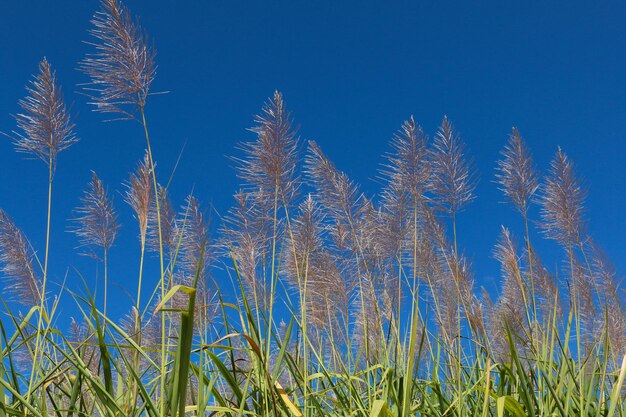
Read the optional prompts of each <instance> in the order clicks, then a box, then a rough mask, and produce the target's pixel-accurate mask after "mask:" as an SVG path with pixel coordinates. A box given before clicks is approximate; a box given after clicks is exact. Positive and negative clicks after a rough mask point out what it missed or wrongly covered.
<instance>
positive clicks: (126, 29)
mask: <svg viewBox="0 0 626 417" xmlns="http://www.w3.org/2000/svg"><path fill="white" fill-rule="evenodd" d="M91 23H92V25H93V28H92V29H91V30H90V31H89V33H90V34H91V35H92V36H93V37H94V38H95V41H94V42H92V43H91V45H92V46H94V47H95V52H94V53H92V54H89V55H87V57H86V58H85V59H84V60H83V61H82V63H81V66H80V68H81V70H82V71H83V72H84V73H85V74H87V75H88V76H89V77H90V78H91V81H90V83H89V84H88V85H87V87H86V88H85V90H86V93H87V95H88V96H89V97H90V100H91V103H90V104H93V105H94V106H95V110H96V111H99V112H103V113H120V114H122V115H123V116H124V117H128V118H133V117H134V115H135V113H136V111H137V110H141V109H143V108H144V107H145V105H146V100H147V98H148V95H149V92H150V86H151V84H152V81H153V80H154V76H155V73H156V67H155V63H154V55H155V54H154V50H153V49H152V47H150V46H148V44H147V41H146V38H145V35H144V34H143V31H142V29H141V27H140V25H139V23H138V22H137V21H135V20H134V19H133V18H132V16H131V14H130V12H129V11H128V9H127V8H126V7H125V6H124V5H123V4H122V2H121V1H119V0H100V10H99V11H97V12H96V13H95V15H94V17H93V19H92V20H91Z"/></svg>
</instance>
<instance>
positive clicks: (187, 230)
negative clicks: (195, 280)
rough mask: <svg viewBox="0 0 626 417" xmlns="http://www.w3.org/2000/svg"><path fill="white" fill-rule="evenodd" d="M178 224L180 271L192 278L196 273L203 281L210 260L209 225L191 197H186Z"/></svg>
mask: <svg viewBox="0 0 626 417" xmlns="http://www.w3.org/2000/svg"><path fill="white" fill-rule="evenodd" d="M178 222H179V224H178V226H177V228H178V230H180V231H181V233H182V237H181V244H180V252H181V255H182V256H181V263H182V265H181V266H182V269H183V270H184V271H185V274H186V275H187V276H189V277H194V276H195V274H196V272H198V273H199V277H200V280H201V281H204V279H203V278H204V277H205V274H206V272H207V268H208V265H209V263H210V259H211V247H210V245H209V241H208V239H209V224H208V220H207V219H206V215H205V213H204V212H203V211H202V209H201V207H200V203H199V202H198V200H197V199H196V198H195V197H194V196H193V195H189V196H187V198H186V204H185V206H184V207H183V211H182V213H181V214H180V216H179V219H178ZM190 282H191V281H190Z"/></svg>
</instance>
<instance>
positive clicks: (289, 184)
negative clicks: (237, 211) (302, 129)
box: [238, 91, 298, 203]
mask: <svg viewBox="0 0 626 417" xmlns="http://www.w3.org/2000/svg"><path fill="white" fill-rule="evenodd" d="M255 122H256V126H255V127H253V128H252V129H251V131H252V132H254V133H256V135H257V140H256V141H254V142H249V143H243V144H241V149H242V150H243V151H244V153H245V157H244V158H243V159H239V160H238V162H239V164H240V166H239V169H238V170H239V176H240V177H241V178H242V179H244V180H245V181H247V182H248V185H249V186H250V188H251V189H252V190H253V191H254V192H262V193H264V194H266V195H268V196H271V197H272V201H273V198H274V194H275V193H278V197H279V198H281V199H284V201H285V202H286V203H289V202H290V201H291V200H292V199H293V197H294V195H295V193H296V192H297V189H298V185H297V178H296V172H295V171H296V163H297V149H298V138H297V137H296V134H297V129H295V128H293V127H292V122H291V115H290V113H289V112H288V111H287V109H286V107H285V102H284V101H283V96H282V94H281V93H280V92H278V91H276V92H274V96H273V97H272V99H270V100H268V101H267V102H266V103H265V105H264V106H263V109H262V111H261V114H260V115H258V116H256V117H255Z"/></svg>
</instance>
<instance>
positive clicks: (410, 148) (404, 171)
mask: <svg viewBox="0 0 626 417" xmlns="http://www.w3.org/2000/svg"><path fill="white" fill-rule="evenodd" d="M427 144H428V140H427V138H426V135H425V134H424V132H423V130H422V128H421V126H418V125H417V124H416V123H415V120H414V119H413V116H411V118H410V119H409V120H407V121H405V122H404V123H403V124H402V127H401V128H400V131H399V132H398V133H396V134H395V135H394V137H393V139H392V141H391V147H392V148H393V153H392V154H390V155H388V156H387V161H388V162H387V164H386V165H385V167H384V169H383V172H382V175H383V177H384V178H385V179H386V180H387V186H386V187H385V190H384V191H383V199H384V201H385V206H389V205H390V204H391V205H392V206H399V205H400V204H401V201H403V198H404V197H406V195H408V196H410V197H412V198H411V200H412V201H411V203H413V201H416V202H419V201H421V200H422V199H423V198H424V192H425V190H426V186H427V184H428V181H429V179H430V163H429V161H428V147H427Z"/></svg>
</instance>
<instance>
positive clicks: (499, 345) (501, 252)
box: [488, 227, 527, 358]
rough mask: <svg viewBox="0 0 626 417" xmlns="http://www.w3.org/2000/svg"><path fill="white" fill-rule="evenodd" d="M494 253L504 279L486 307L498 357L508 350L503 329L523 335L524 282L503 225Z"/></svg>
mask: <svg viewBox="0 0 626 417" xmlns="http://www.w3.org/2000/svg"><path fill="white" fill-rule="evenodd" d="M494 255H495V258H496V259H497V260H498V262H499V263H500V267H501V269H502V276H503V281H504V283H503V287H502V292H501V293H500V297H499V299H498V301H497V303H496V304H495V305H493V306H492V308H491V309H490V314H489V320H488V322H489V330H490V331H489V334H490V337H491V339H492V340H491V345H492V348H493V349H494V351H495V353H496V354H497V355H498V356H499V357H500V358H507V357H508V355H509V353H510V345H509V339H508V337H507V333H508V332H510V334H511V335H512V336H513V337H515V338H519V337H523V336H524V322H525V318H524V314H525V311H526V307H527V306H525V303H524V300H525V295H524V294H525V293H526V286H525V283H524V282H523V280H522V272H521V266H520V263H519V257H518V255H517V248H516V247H515V244H514V243H513V239H512V238H511V234H510V232H509V230H508V229H507V228H505V227H502V232H501V235H500V240H499V242H498V244H497V245H496V248H495V251H494ZM516 340H517V339H516Z"/></svg>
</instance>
